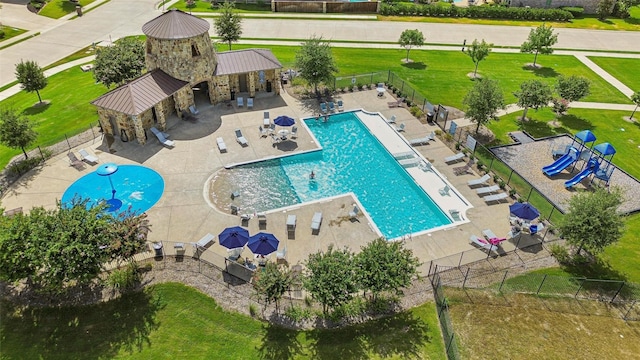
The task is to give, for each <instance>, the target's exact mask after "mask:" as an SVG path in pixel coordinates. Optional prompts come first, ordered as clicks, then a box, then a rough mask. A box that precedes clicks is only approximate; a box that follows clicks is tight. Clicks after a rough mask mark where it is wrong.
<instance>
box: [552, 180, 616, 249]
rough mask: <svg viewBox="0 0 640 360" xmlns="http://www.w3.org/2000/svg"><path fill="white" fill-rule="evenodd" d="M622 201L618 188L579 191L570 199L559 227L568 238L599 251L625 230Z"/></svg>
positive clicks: (581, 247)
mask: <svg viewBox="0 0 640 360" xmlns="http://www.w3.org/2000/svg"><path fill="white" fill-rule="evenodd" d="M621 203H622V194H621V193H620V191H619V190H618V189H613V191H607V190H606V189H598V190H596V191H595V192H581V193H577V194H576V195H574V196H573V197H571V199H570V200H569V211H568V212H567V214H566V215H565V216H564V218H563V219H562V221H561V222H560V224H559V227H558V229H559V230H560V233H561V234H562V236H563V237H564V238H565V239H566V240H567V242H568V243H569V244H571V245H573V246H577V247H578V251H577V253H578V254H580V252H581V251H582V249H583V248H585V249H587V250H589V251H590V252H592V253H599V252H602V251H603V250H604V248H605V247H607V246H608V245H610V244H613V243H614V242H616V241H618V240H619V239H620V237H622V234H623V233H624V227H625V224H624V221H623V220H622V217H621V216H620V214H618V212H617V209H618V207H619V206H620V204H621Z"/></svg>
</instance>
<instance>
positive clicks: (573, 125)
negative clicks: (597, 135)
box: [558, 114, 595, 130]
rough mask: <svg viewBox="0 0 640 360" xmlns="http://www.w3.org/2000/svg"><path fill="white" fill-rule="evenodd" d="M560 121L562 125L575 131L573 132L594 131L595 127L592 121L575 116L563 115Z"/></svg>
mask: <svg viewBox="0 0 640 360" xmlns="http://www.w3.org/2000/svg"><path fill="white" fill-rule="evenodd" d="M558 121H560V122H561V123H562V125H564V126H566V127H568V128H570V129H573V130H593V129H595V126H593V124H592V123H591V121H589V120H587V119H584V118H581V117H577V116H575V115H571V114H567V115H562V116H561V117H560V118H558Z"/></svg>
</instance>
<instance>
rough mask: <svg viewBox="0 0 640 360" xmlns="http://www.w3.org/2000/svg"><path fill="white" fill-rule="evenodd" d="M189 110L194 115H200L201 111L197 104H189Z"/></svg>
mask: <svg viewBox="0 0 640 360" xmlns="http://www.w3.org/2000/svg"><path fill="white" fill-rule="evenodd" d="M189 111H191V113H192V114H193V115H198V114H199V113H200V111H198V109H196V106H195V105H191V106H189Z"/></svg>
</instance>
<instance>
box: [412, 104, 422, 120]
mask: <svg viewBox="0 0 640 360" xmlns="http://www.w3.org/2000/svg"><path fill="white" fill-rule="evenodd" d="M409 112H410V113H411V115H413V116H415V117H417V118H418V119H419V118H421V117H422V115H424V113H423V112H422V110H420V108H419V107H417V106H412V107H410V108H409Z"/></svg>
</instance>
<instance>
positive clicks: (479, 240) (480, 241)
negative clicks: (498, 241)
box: [469, 235, 498, 254]
mask: <svg viewBox="0 0 640 360" xmlns="http://www.w3.org/2000/svg"><path fill="white" fill-rule="evenodd" d="M469 242H470V243H471V244H475V245H478V246H479V247H481V248H483V249H485V250H487V252H491V251H493V252H495V253H496V254H497V253H498V247H497V246H495V245H491V244H490V243H489V242H488V241H487V240H485V239H482V238H479V237H477V236H475V235H471V236H470V237H469Z"/></svg>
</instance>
